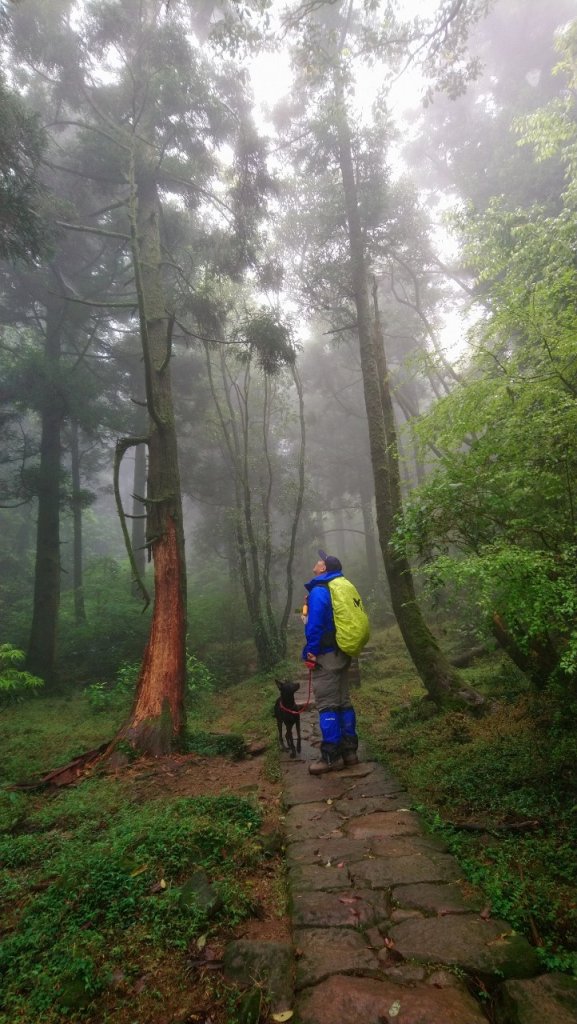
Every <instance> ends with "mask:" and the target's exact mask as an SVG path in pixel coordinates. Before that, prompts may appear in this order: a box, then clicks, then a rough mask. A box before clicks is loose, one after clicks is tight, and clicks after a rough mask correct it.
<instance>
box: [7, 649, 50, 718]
mask: <svg viewBox="0 0 577 1024" xmlns="http://www.w3.org/2000/svg"><path fill="white" fill-rule="evenodd" d="M25 657H26V656H25V654H24V651H19V650H18V648H16V647H13V646H12V644H0V704H8V703H10V702H11V701H14V700H22V699H23V698H24V697H26V696H30V694H31V693H35V692H36V690H38V689H39V688H40V687H41V686H44V680H43V679H39V678H38V676H33V675H32V674H31V673H30V672H25V671H24V670H23V669H22V668H21V667H20V666H21V665H23V664H24V660H25Z"/></svg>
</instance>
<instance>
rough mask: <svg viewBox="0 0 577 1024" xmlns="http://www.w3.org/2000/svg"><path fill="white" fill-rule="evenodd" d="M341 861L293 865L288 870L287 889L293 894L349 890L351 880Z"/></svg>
mask: <svg viewBox="0 0 577 1024" xmlns="http://www.w3.org/2000/svg"><path fill="white" fill-rule="evenodd" d="M339 864H343V862H342V861H331V862H330V866H327V865H318V866H317V865H313V866H311V865H308V864H305V865H301V864H295V865H293V866H292V867H291V868H289V888H290V889H291V891H292V892H293V893H295V892H299V893H300V892H315V891H317V892H318V891H322V892H330V891H331V890H332V889H350V887H351V878H350V875H349V872H348V870H347V868H346V867H345V866H344V864H343V866H342V867H339V866H338V865H339Z"/></svg>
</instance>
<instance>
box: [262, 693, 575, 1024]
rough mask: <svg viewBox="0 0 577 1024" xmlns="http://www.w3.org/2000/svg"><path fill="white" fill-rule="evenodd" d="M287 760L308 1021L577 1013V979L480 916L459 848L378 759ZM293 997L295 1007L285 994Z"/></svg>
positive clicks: (302, 1006)
mask: <svg viewBox="0 0 577 1024" xmlns="http://www.w3.org/2000/svg"><path fill="white" fill-rule="evenodd" d="M302 732H303V752H302V755H301V757H300V758H299V759H298V760H292V761H291V760H289V759H288V755H284V756H283V759H282V762H283V763H282V773H283V790H284V801H285V805H286V807H287V814H286V826H285V827H286V844H287V846H286V849H287V862H288V881H289V891H290V907H291V914H292V924H293V943H294V949H295V977H294V988H295V992H294V1003H293V1009H294V1017H295V1020H297V1021H298V1022H299V1024H358V1022H359V1021H362V1022H363V1024H383V1022H385V1021H391V1022H393V1021H395V1022H396V1024H486V1022H487V1020H491V1021H492V1022H494V1024H537V1022H539V1024H542V1022H543V1021H544V1020H551V1021H555V1024H575V1021H576V1020H577V983H575V982H574V981H572V979H570V978H568V977H567V976H565V975H554V974H547V975H543V974H541V975H540V974H539V972H540V966H539V962H538V959H537V955H536V952H535V950H534V949H533V948H532V946H530V945H529V943H528V942H527V941H526V939H525V938H523V937H522V936H520V935H518V934H516V933H515V932H514V931H513V929H512V928H511V927H510V926H509V925H508V924H507V923H506V922H505V921H499V920H495V919H493V918H490V917H488V916H487V914H485V913H483V914H481V906H480V905H475V903H474V902H473V901H471V898H470V897H468V895H467V893H466V887H465V886H464V885H463V884H462V880H461V873H460V870H459V866H458V864H457V862H456V861H455V859H454V858H453V857H452V856H450V855H449V854H448V853H447V852H446V848H445V847H444V845H443V843H441V842H440V841H439V840H437V839H436V838H434V837H431V836H428V835H427V834H426V833H425V831H424V828H423V826H422V825H421V822H420V820H419V817H418V815H417V814H415V813H413V812H412V811H411V810H410V797H409V796H408V794H407V793H405V792H403V790H402V788H401V786H400V785H399V784H398V783H397V781H396V780H395V779H394V777H393V776H392V775H391V774H390V773H389V772H388V771H386V770H385V769H384V768H383V767H381V766H380V765H378V764H376V763H374V762H368V763H361V764H359V765H356V766H355V767H354V768H349V769H345V770H344V771H340V772H333V773H331V774H329V775H325V776H322V777H312V776H310V775H309V774H308V771H307V762H308V761H309V760H314V759H316V758H318V756H319V753H318V743H319V736H318V732H317V726H316V713H315V712H314V710H310V711H306V712H305V713H304V714H303V715H302ZM285 1005H286V1004H285Z"/></svg>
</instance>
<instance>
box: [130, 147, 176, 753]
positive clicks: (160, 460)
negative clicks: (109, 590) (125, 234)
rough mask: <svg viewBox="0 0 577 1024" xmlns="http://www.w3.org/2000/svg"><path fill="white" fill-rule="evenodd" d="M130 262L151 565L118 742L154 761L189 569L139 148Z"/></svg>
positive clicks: (172, 680) (164, 745)
mask: <svg viewBox="0 0 577 1024" xmlns="http://www.w3.org/2000/svg"><path fill="white" fill-rule="evenodd" d="M129 178H130V183H131V211H130V212H131V230H132V257H133V266H134V273H135V280H136V288H137V294H138V304H139V314H140V332H141V340H142V352H143V362H144V370H145V386H146V404H147V409H148V437H147V446H148V482H147V494H146V499H145V504H146V509H147V528H146V543H147V546H148V548H149V550H150V552H151V554H152V561H153V566H154V606H153V613H152V622H151V627H150V635H149V638H148V643H147V645H146V650H145V653H144V659H143V662H142V666H141V669H140V675H139V678H138V683H137V688H136V696H135V700H134V705H133V707H132V711H131V713H130V715H129V717H128V720H127V721H126V722H125V724H124V726H123V727H122V729H121V731H120V733H119V735H118V736H117V737H116V740H115V744H117V743H118V741H119V740H125V741H128V742H129V743H130V744H131V746H132V747H134V748H135V749H136V750H138V751H139V752H141V753H148V754H152V755H154V756H159V755H161V754H166V753H169V752H170V751H171V750H172V749H174V748H178V746H179V745H180V743H181V740H182V735H183V731H184V727H185V710H184V691H185V678H186V566H185V559H184V531H183V521H182V502H181V491H180V473H179V468H178V456H177V443H176V429H175V422H174V412H173V402H172V389H171V380H170V357H171V333H172V320H171V318H170V316H169V315H168V313H167V310H166V303H165V296H164V288H163V281H162V268H161V248H160V227H159V214H160V204H159V200H158V194H157V186H156V181H155V176H154V167H153V166H152V165H151V162H149V160H147V158H146V155H144V154H143V152H142V151H139V143H138V141H137V140H135V142H134V156H133V164H132V168H131V172H130V175H129Z"/></svg>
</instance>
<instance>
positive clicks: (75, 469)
mask: <svg viewBox="0 0 577 1024" xmlns="http://www.w3.org/2000/svg"><path fill="white" fill-rule="evenodd" d="M70 439H71V443H70V454H71V471H72V537H73V543H72V548H73V558H72V579H73V587H74V620H75V622H76V623H77V624H78V623H81V622H86V608H85V605H84V581H83V566H82V561H83V556H82V495H81V493H80V449H79V445H78V423H77V421H76V420H72V423H71V427H70Z"/></svg>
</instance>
